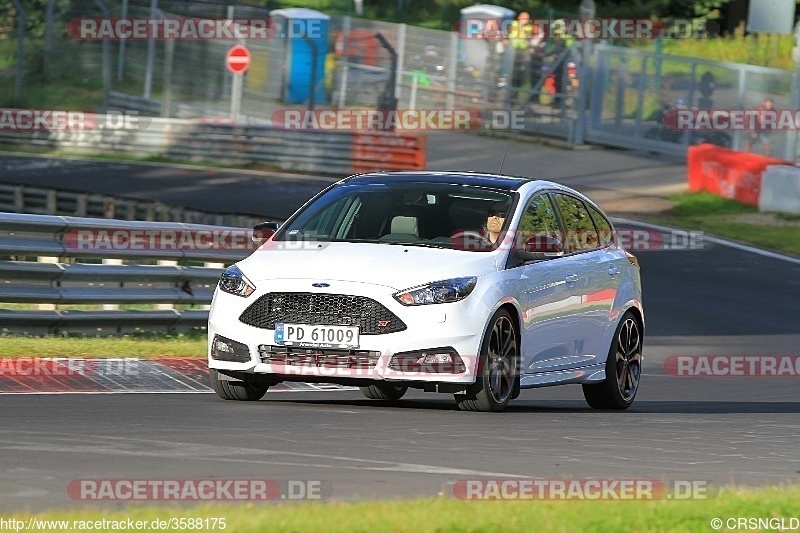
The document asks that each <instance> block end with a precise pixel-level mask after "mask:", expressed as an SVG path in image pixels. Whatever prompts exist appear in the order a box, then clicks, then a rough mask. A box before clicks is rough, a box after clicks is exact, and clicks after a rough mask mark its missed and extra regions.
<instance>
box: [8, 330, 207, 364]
mask: <svg viewBox="0 0 800 533" xmlns="http://www.w3.org/2000/svg"><path fill="white" fill-rule="evenodd" d="M205 355H206V335H205V333H199V332H198V333H191V334H187V335H166V334H156V333H153V334H136V335H126V336H124V337H83V336H81V337H78V336H75V337H72V336H65V337H14V336H0V357H140V358H157V357H201V358H202V357H205Z"/></svg>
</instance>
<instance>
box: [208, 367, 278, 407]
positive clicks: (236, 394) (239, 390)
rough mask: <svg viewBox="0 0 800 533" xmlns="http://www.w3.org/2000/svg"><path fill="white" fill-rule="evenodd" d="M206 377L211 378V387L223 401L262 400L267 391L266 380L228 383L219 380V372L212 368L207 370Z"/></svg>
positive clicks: (267, 384)
mask: <svg viewBox="0 0 800 533" xmlns="http://www.w3.org/2000/svg"><path fill="white" fill-rule="evenodd" d="M208 375H209V377H210V378H211V387H212V388H213V389H214V392H216V393H217V396H219V397H220V398H222V399H223V400H239V401H242V402H255V401H258V400H260V399H261V398H263V397H264V395H265V394H266V393H267V389H269V382H268V381H266V380H263V381H262V380H259V379H257V378H248V379H245V380H244V381H229V380H226V379H222V378H220V376H219V372H217V371H216V370H214V369H213V368H209V369H208Z"/></svg>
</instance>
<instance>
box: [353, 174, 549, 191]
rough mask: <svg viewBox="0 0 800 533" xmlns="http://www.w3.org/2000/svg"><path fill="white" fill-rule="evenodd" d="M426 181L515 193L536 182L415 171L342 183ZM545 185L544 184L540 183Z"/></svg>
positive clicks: (364, 176)
mask: <svg viewBox="0 0 800 533" xmlns="http://www.w3.org/2000/svg"><path fill="white" fill-rule="evenodd" d="M420 180H422V181H427V182H434V183H455V184H459V185H460V184H463V185H473V186H476V187H488V188H493V189H503V190H508V191H516V190H517V189H519V188H520V187H522V186H523V185H525V184H526V183H531V182H534V181H538V180H532V179H530V178H522V177H519V176H505V175H502V174H489V173H484V172H464V171H447V172H438V171H433V170H416V171H406V172H367V173H365V174H356V175H355V176H350V177H349V178H345V179H344V180H342V181H346V182H348V183H350V182H355V183H358V182H362V181H363V182H373V183H374V182H383V181H386V182H389V181H391V182H394V183H397V182H408V183H411V182H415V181H420ZM542 183H543V184H545V183H546V182H542Z"/></svg>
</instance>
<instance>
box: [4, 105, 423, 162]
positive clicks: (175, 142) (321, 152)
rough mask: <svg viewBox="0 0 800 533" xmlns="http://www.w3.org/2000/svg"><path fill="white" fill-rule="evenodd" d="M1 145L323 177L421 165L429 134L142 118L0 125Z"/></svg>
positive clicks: (100, 118)
mask: <svg viewBox="0 0 800 533" xmlns="http://www.w3.org/2000/svg"><path fill="white" fill-rule="evenodd" d="M114 120H115V119H109V120H106V119H104V118H103V117H102V116H98V117H97V119H96V120H94V121H93V122H96V123H99V124H108V123H113V122H114ZM0 144H14V145H18V146H25V147H33V148H45V149H52V150H59V151H62V152H68V153H77V154H92V153H106V154H109V153H111V154H124V155H127V156H135V157H149V156H162V157H169V158H172V159H178V160H184V161H214V162H217V163H225V164H237V165H249V164H254V163H255V164H263V165H266V166H270V167H276V168H279V169H282V170H289V171H296V172H312V173H318V174H324V175H348V174H352V173H355V172H365V171H371V170H422V169H424V168H425V153H426V143H425V136H424V135H423V134H416V133H395V132H382V131H375V132H371V131H367V132H358V133H356V132H351V131H330V130H291V129H280V128H275V127H272V126H252V125H237V124H225V123H213V122H206V121H197V120H184V119H162V118H153V117H139V118H138V120H136V121H135V124H133V125H131V124H128V125H125V126H124V127H123V126H121V127H119V128H108V127H106V128H95V127H91V128H85V129H58V130H56V129H53V130H47V129H40V130H7V129H0Z"/></svg>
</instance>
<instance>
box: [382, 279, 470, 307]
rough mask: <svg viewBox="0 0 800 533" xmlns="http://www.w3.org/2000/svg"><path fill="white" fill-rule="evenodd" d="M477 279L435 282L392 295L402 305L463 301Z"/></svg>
mask: <svg viewBox="0 0 800 533" xmlns="http://www.w3.org/2000/svg"><path fill="white" fill-rule="evenodd" d="M477 282H478V278H455V279H446V280H444V281H435V282H433V283H428V284H427V285H422V286H420V287H413V288H411V289H406V290H404V291H400V292H398V293H395V294H393V295H392V296H394V299H395V300H397V301H398V302H400V303H401V304H403V305H427V304H447V303H452V302H458V301H459V300H463V299H464V298H466V297H467V296H469V294H470V293H471V292H472V289H474V288H475V284H476V283H477Z"/></svg>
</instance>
